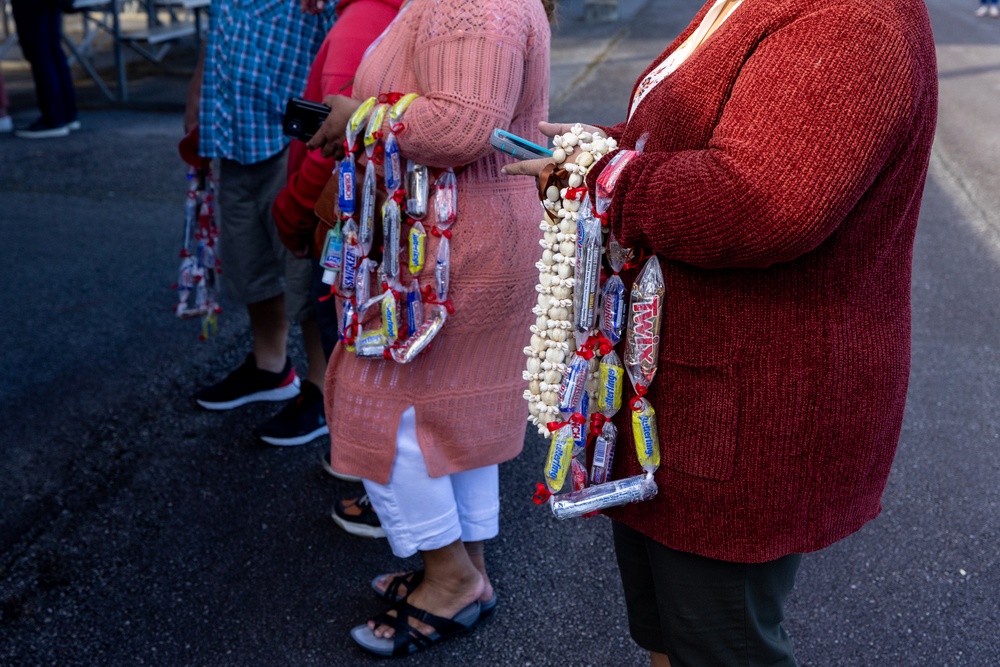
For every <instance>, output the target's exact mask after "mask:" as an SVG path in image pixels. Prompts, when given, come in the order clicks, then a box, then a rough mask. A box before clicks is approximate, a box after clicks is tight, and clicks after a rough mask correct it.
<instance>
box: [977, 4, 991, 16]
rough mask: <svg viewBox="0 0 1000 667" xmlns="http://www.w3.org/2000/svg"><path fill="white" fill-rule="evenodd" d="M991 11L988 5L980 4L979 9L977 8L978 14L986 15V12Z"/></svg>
mask: <svg viewBox="0 0 1000 667" xmlns="http://www.w3.org/2000/svg"><path fill="white" fill-rule="evenodd" d="M988 11H990V8H989V7H987V6H986V5H979V9H977V10H976V16H979V17H983V16H986V12H988Z"/></svg>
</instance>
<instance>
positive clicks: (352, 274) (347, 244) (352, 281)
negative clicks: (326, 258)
mask: <svg viewBox="0 0 1000 667" xmlns="http://www.w3.org/2000/svg"><path fill="white" fill-rule="evenodd" d="M343 231H344V261H343V262H342V266H343V273H341V275H340V288H341V291H342V292H343V293H344V294H354V291H355V288H356V287H357V283H358V264H359V263H360V261H361V254H362V253H361V246H360V245H358V224H357V223H356V222H354V219H353V218H348V220H347V222H345V223H344V227H343Z"/></svg>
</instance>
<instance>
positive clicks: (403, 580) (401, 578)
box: [372, 570, 424, 602]
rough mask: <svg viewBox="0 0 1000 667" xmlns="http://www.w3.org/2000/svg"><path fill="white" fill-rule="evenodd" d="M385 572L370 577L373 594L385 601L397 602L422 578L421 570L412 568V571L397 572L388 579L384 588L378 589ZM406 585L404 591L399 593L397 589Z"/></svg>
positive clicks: (385, 575)
mask: <svg viewBox="0 0 1000 667" xmlns="http://www.w3.org/2000/svg"><path fill="white" fill-rule="evenodd" d="M387 576H389V575H387V574H380V575H379V576H377V577H375V578H374V579H372V590H373V591H375V595H377V596H379V597H380V598H382V599H383V600H385V601H387V602H398V601H399V600H402V599H404V598H405V597H406V596H407V595H409V594H410V593H412V592H413V589H415V588H416V587H417V586H419V585H420V582H421V581H423V580H424V571H423V570H413V571H412V572H404V573H403V574H397V575H396V576H395V577H393V578H392V579H390V580H389V583H388V585H387V586H386V587H385V590H384V591H383V590H379V587H378V583H379V582H380V581H382V580H384V579H385V578H386V577H387ZM403 586H406V593H405V594H400V592H399V589H400V588H402V587H403Z"/></svg>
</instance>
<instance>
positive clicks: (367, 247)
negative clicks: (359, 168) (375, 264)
mask: <svg viewBox="0 0 1000 667" xmlns="http://www.w3.org/2000/svg"><path fill="white" fill-rule="evenodd" d="M375 188H376V179H375V163H373V162H372V161H371V160H369V161H368V164H367V165H366V166H365V180H364V184H363V185H362V186H361V221H360V222H359V223H358V243H360V244H361V248H362V250H363V251H364V254H365V255H367V254H368V253H370V252H371V250H372V242H373V241H374V239H375Z"/></svg>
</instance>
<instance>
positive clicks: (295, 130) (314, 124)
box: [282, 97, 330, 141]
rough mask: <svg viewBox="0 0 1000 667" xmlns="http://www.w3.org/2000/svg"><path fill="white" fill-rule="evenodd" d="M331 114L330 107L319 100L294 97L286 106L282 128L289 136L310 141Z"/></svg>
mask: <svg viewBox="0 0 1000 667" xmlns="http://www.w3.org/2000/svg"><path fill="white" fill-rule="evenodd" d="M329 115H330V107H328V106H326V105H325V104H320V103H319V102H310V101H309V100H304V99H302V98H301V97H293V98H291V99H289V100H288V104H287V105H286V106H285V116H284V118H283V120H282V128H283V129H284V132H285V134H286V135H287V136H289V137H291V138H292V139H298V140H299V141H309V140H310V139H312V137H313V135H314V134H316V132H318V131H319V128H320V127H322V126H323V121H325V120H326V117H327V116H329Z"/></svg>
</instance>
